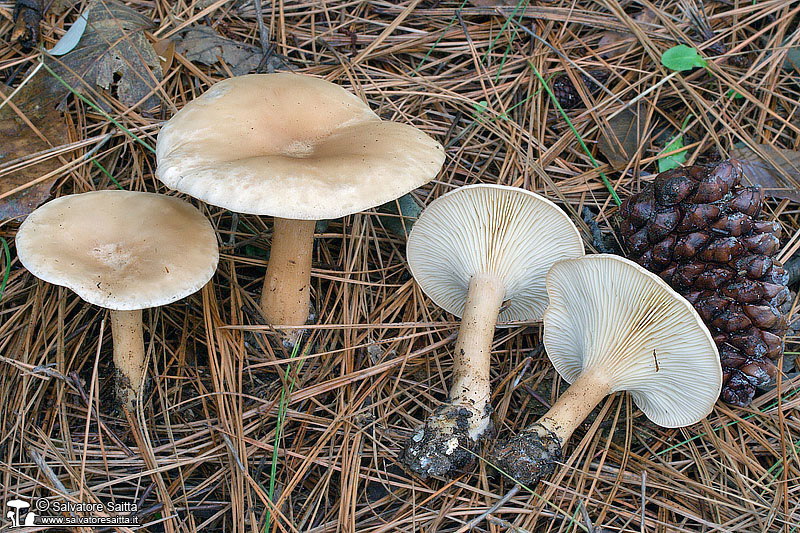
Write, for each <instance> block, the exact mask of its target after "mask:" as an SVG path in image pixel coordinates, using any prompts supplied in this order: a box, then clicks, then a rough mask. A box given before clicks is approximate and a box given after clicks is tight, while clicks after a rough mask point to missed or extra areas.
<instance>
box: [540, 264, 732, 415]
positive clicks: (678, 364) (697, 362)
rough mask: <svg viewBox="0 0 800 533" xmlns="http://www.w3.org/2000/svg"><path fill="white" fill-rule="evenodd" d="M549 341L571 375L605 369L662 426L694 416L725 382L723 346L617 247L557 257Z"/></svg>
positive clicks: (547, 317) (551, 276) (556, 362)
mask: <svg viewBox="0 0 800 533" xmlns="http://www.w3.org/2000/svg"><path fill="white" fill-rule="evenodd" d="M547 292H548V294H549V295H550V307H548V308H547V311H546V312H545V314H544V345H545V348H546V349H547V354H548V356H549V357H550V360H551V361H552V363H553V366H554V367H555V369H556V370H557V371H558V373H559V374H560V375H561V377H563V378H564V379H565V380H567V381H568V382H569V383H572V382H573V381H575V380H576V379H577V378H578V376H579V375H580V374H581V373H582V372H583V371H584V370H586V369H589V368H593V369H596V370H598V369H599V371H600V372H602V373H603V374H604V375H605V376H606V378H607V379H608V381H609V384H610V388H611V392H617V391H623V390H624V391H628V392H629V393H630V395H631V397H632V398H633V401H634V403H635V404H636V405H637V406H638V407H639V409H641V410H642V412H644V414H646V415H647V417H648V418H650V420H652V421H653V422H655V423H656V424H658V425H660V426H664V427H681V426H688V425H690V424H694V423H695V422H697V421H698V420H700V419H702V418H703V417H705V416H706V415H708V414H709V413H710V412H711V409H712V408H713V407H714V403H715V402H716V401H717V397H718V396H719V392H720V388H721V387H722V368H721V367H720V363H719V355H718V354H717V346H716V344H715V343H714V340H713V339H712V338H711V334H710V333H709V331H708V328H706V326H705V325H704V324H703V321H702V319H701V318H700V316H699V315H698V314H697V311H695V310H694V308H693V307H692V305H691V304H690V303H689V302H687V301H686V300H685V299H683V298H682V297H681V296H680V295H679V294H678V293H677V292H675V291H674V290H672V289H671V288H670V286H669V285H667V284H666V283H665V282H664V281H663V280H662V279H661V278H660V277H658V276H656V275H655V274H652V273H650V272H648V271H647V270H645V269H644V268H642V267H640V266H639V265H637V264H636V263H634V262H633V261H629V260H627V259H624V258H622V257H619V256H616V255H608V254H597V255H587V256H585V257H582V258H580V259H571V260H566V261H559V262H558V263H556V264H555V265H553V268H552V269H550V272H549V273H548V275H547Z"/></svg>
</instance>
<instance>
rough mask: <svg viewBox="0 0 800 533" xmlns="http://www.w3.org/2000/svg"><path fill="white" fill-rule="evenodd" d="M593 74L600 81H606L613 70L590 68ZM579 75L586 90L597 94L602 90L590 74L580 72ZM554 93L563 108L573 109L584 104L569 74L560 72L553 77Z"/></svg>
mask: <svg viewBox="0 0 800 533" xmlns="http://www.w3.org/2000/svg"><path fill="white" fill-rule="evenodd" d="M588 72H589V74H591V76H592V78H594V79H596V80H597V81H599V82H600V83H605V82H606V80H607V79H608V78H609V76H610V75H611V72H610V71H608V70H605V69H603V70H590V71H588ZM578 77H579V78H580V80H581V82H583V85H584V87H586V91H587V92H588V93H589V94H590V95H592V96H595V95H597V94H598V93H599V92H600V86H599V85H597V84H596V83H595V82H593V81H592V80H591V79H590V78H589V76H587V75H586V74H583V73H582V72H581V73H578ZM553 94H554V95H555V97H556V100H558V104H559V105H560V106H561V107H562V108H563V109H572V108H574V107H578V106H580V105H583V99H582V98H581V95H580V93H579V92H578V89H576V88H575V85H574V84H573V83H572V80H571V79H570V77H569V75H568V74H566V73H564V74H559V75H558V76H556V77H555V78H554V79H553Z"/></svg>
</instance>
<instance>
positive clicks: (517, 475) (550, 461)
mask: <svg viewBox="0 0 800 533" xmlns="http://www.w3.org/2000/svg"><path fill="white" fill-rule="evenodd" d="M561 446H562V442H561V439H560V438H559V436H558V435H557V434H556V433H555V432H554V431H550V430H549V429H547V428H546V427H544V426H543V425H541V424H534V425H533V426H531V427H530V428H528V429H526V430H525V432H523V433H520V434H519V435H516V436H514V437H511V438H508V439H504V440H501V441H498V443H497V444H496V445H495V449H494V451H493V453H492V456H493V460H492V461H491V463H492V464H493V465H494V466H495V468H497V469H498V470H500V471H501V472H502V473H503V474H505V475H507V476H509V477H511V478H512V479H513V480H514V481H516V482H517V483H520V484H522V485H525V486H528V487H533V486H534V485H536V484H537V483H538V482H539V480H540V479H542V478H544V477H547V476H549V475H550V474H552V473H553V472H555V470H556V466H557V465H558V463H559V462H560V461H561V459H562V457H563V453H562V451H561Z"/></svg>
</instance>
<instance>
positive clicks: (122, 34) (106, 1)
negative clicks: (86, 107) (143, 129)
mask: <svg viewBox="0 0 800 533" xmlns="http://www.w3.org/2000/svg"><path fill="white" fill-rule="evenodd" d="M85 12H86V16H87V19H88V22H87V24H86V31H85V32H84V34H83V36H82V37H81V40H80V42H79V43H78V46H77V48H75V49H74V50H73V51H71V52H70V53H68V54H66V55H64V56H63V57H62V58H61V60H60V61H57V60H56V61H55V64H54V65H53V69H54V70H55V71H56V72H57V73H58V74H59V76H61V77H62V78H63V79H64V81H66V82H67V83H68V84H69V85H70V86H71V87H73V88H74V89H76V90H77V91H79V92H86V91H87V89H90V90H91V89H95V87H102V88H103V89H106V90H112V89H113V92H114V94H115V96H116V97H117V99H118V100H119V101H120V102H122V103H123V104H124V105H126V106H135V105H136V104H140V106H141V108H142V109H144V110H147V109H151V108H152V107H154V106H156V105H158V103H159V98H158V97H157V96H155V95H153V94H151V93H152V92H153V89H154V88H155V87H156V86H157V85H158V82H159V81H161V79H162V72H161V64H160V62H159V58H158V55H157V54H156V51H155V50H153V46H152V45H151V44H150V41H148V40H147V37H146V36H145V34H144V30H145V29H147V28H150V27H151V26H152V25H153V21H151V20H150V19H149V18H147V17H145V16H144V15H141V14H140V13H138V12H137V11H136V10H134V9H133V8H131V7H128V6H126V5H124V4H121V3H119V2H116V1H114V0H92V2H91V3H90V4H89V7H88V8H87V9H86V11H85ZM115 76H116V77H117V79H115ZM148 95H149V96H148ZM98 103H100V104H102V102H98Z"/></svg>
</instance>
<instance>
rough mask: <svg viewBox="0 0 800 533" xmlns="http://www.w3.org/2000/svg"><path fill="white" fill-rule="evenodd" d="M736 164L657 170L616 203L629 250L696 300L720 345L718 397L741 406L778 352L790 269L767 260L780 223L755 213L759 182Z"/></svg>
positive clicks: (769, 373)
mask: <svg viewBox="0 0 800 533" xmlns="http://www.w3.org/2000/svg"><path fill="white" fill-rule="evenodd" d="M741 175H742V169H741V164H740V163H739V162H738V161H736V160H734V159H731V160H729V161H723V162H722V163H719V164H718V165H716V166H701V165H696V166H692V167H685V168H678V169H674V170H670V171H667V172H662V173H661V174H659V175H658V176H657V177H656V178H655V180H654V181H653V183H652V184H649V185H648V186H647V187H646V188H645V189H644V190H643V191H642V192H640V193H639V194H636V195H634V196H631V197H630V198H628V199H626V200H625V201H624V202H623V203H622V206H621V207H620V211H619V214H620V218H621V221H620V233H621V235H622V237H623V243H624V245H625V247H626V248H627V254H628V256H629V257H630V258H631V259H633V260H635V261H636V262H638V263H639V264H640V265H642V266H643V267H645V268H647V269H648V270H650V271H652V272H655V273H657V274H659V275H660V276H661V277H662V278H663V279H664V280H665V281H666V282H667V283H669V284H670V285H671V286H672V287H673V288H674V289H675V290H676V291H677V292H679V293H680V294H682V295H683V296H684V297H685V298H686V299H687V300H688V301H689V302H691V303H692V305H694V307H695V309H697V312H698V313H699V314H700V316H701V317H702V318H703V320H704V321H705V323H706V325H707V326H708V328H709V330H710V331H711V334H712V335H713V337H714V340H715V341H716V343H717V346H718V348H719V355H720V360H721V363H722V368H723V374H724V377H723V388H722V395H721V397H722V399H723V400H724V401H726V402H728V403H730V404H733V405H738V406H746V405H748V404H749V403H750V401H751V400H752V399H753V396H754V394H755V388H756V387H763V386H765V385H767V384H769V383H770V382H771V381H772V380H773V379H774V378H775V375H776V373H777V369H776V366H775V361H776V360H777V359H779V358H780V356H781V354H782V353H783V335H784V334H785V333H786V327H787V325H786V319H785V317H784V315H783V314H782V312H781V309H780V308H781V305H782V304H783V303H784V302H785V301H786V300H787V299H788V297H789V290H788V288H787V287H786V285H787V282H788V279H789V277H788V275H787V273H786V271H785V270H784V269H783V267H782V265H781V264H780V263H779V262H778V261H777V260H776V259H775V256H776V254H777V253H778V249H779V247H780V240H779V237H780V226H779V225H778V224H777V223H776V222H769V221H766V220H759V214H760V212H761V203H762V193H761V188H760V187H742V186H740V184H739V180H740V178H741Z"/></svg>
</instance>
